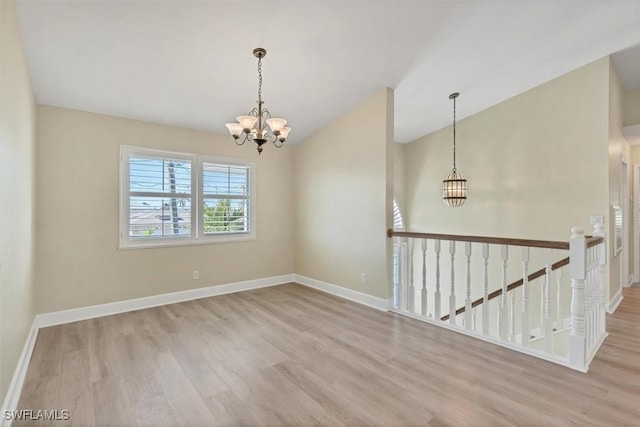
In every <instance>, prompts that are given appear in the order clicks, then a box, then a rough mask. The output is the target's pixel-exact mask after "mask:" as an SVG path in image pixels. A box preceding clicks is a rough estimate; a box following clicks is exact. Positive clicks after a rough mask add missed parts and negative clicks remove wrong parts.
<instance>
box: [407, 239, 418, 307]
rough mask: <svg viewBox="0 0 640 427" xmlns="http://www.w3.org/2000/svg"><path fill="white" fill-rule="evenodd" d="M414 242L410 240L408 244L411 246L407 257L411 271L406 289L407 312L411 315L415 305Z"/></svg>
mask: <svg viewBox="0 0 640 427" xmlns="http://www.w3.org/2000/svg"><path fill="white" fill-rule="evenodd" d="M414 240H415V239H413V238H412V239H411V240H410V242H409V244H410V245H411V246H410V248H409V252H410V256H409V269H410V271H411V280H409V286H408V287H407V311H410V312H411V313H413V312H414V310H415V303H414V298H415V293H416V288H415V286H414V285H413V284H414V283H415V282H414V280H415V277H414V273H413V269H414V265H413V248H414V245H415V243H414Z"/></svg>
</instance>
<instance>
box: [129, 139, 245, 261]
mask: <svg viewBox="0 0 640 427" xmlns="http://www.w3.org/2000/svg"><path fill="white" fill-rule="evenodd" d="M132 155H141V156H151V157H170V158H175V159H183V160H188V161H190V163H191V194H190V200H191V235H190V236H182V237H154V238H149V239H131V238H130V237H129V215H130V191H129V188H130V187H129V178H130V177H129V173H130V171H129V159H130V158H131V156H132ZM204 163H219V164H226V165H233V166H245V167H248V168H249V213H248V214H249V224H248V225H249V231H248V232H234V233H222V234H208V235H207V234H205V233H204V220H203V215H204V208H203V205H202V202H203V200H204V197H203V194H202V188H203V184H202V181H203V164H204ZM255 176H256V164H255V162H252V161H247V160H241V159H231V158H225V157H216V156H208V155H204V154H194V153H183V152H176V151H166V150H157V149H153V148H144V147H135V146H130V145H121V146H120V210H119V236H120V237H119V249H136V248H159V247H172V246H190V245H202V244H217V243H231V242H243V241H250V240H255V239H256V222H257V221H256V190H255V187H256V186H255V182H254V180H255ZM154 195H155V194H154Z"/></svg>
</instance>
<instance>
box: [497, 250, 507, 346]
mask: <svg viewBox="0 0 640 427" xmlns="http://www.w3.org/2000/svg"><path fill="white" fill-rule="evenodd" d="M500 255H501V258H502V295H501V296H500V308H499V311H498V313H499V314H498V331H499V333H500V338H502V339H503V340H505V341H507V340H508V339H509V306H508V305H507V286H508V283H507V263H508V261H509V247H508V246H507V245H502V246H501V247H500Z"/></svg>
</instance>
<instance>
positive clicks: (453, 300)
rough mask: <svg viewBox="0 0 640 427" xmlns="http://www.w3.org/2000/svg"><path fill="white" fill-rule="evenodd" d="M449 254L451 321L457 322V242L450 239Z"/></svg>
mask: <svg viewBox="0 0 640 427" xmlns="http://www.w3.org/2000/svg"><path fill="white" fill-rule="evenodd" d="M449 254H451V291H450V294H449V323H451V324H452V325H455V324H456V281H455V274H456V265H455V260H456V242H455V241H454V240H451V241H449Z"/></svg>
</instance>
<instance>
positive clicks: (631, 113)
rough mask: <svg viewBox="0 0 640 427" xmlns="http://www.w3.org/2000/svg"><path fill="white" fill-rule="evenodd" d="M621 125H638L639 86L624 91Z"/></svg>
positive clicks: (639, 112)
mask: <svg viewBox="0 0 640 427" xmlns="http://www.w3.org/2000/svg"><path fill="white" fill-rule="evenodd" d="M623 117H624V119H623V123H622V124H623V126H633V125H640V87H638V88H635V89H632V90H628V91H626V92H625V93H624V114H623Z"/></svg>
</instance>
